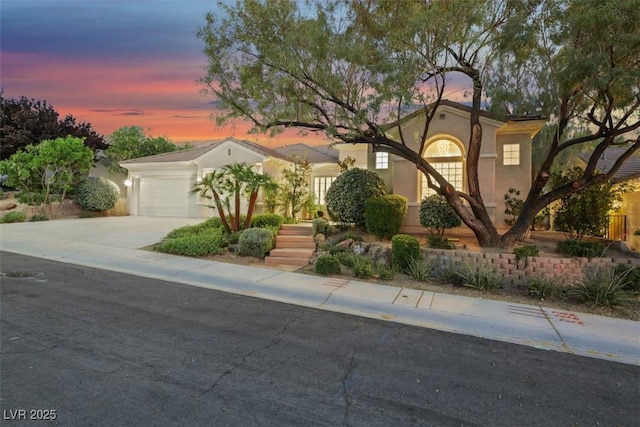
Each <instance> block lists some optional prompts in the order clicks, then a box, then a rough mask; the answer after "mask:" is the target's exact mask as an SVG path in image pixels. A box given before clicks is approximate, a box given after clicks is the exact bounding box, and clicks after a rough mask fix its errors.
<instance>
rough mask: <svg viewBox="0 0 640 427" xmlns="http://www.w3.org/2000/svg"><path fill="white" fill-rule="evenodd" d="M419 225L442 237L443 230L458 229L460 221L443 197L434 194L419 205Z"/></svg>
mask: <svg viewBox="0 0 640 427" xmlns="http://www.w3.org/2000/svg"><path fill="white" fill-rule="evenodd" d="M420 224H421V225H422V226H423V227H427V228H428V229H429V230H430V232H431V233H433V234H437V235H439V236H442V235H443V234H444V230H445V229H447V228H453V227H459V226H460V225H461V224H462V220H460V217H459V216H458V214H457V213H456V211H454V210H453V208H452V207H451V205H449V203H448V202H447V200H446V199H445V198H444V197H442V196H439V195H437V194H434V195H433V196H429V197H425V198H424V199H423V200H422V202H421V203H420Z"/></svg>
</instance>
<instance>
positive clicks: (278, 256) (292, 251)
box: [264, 224, 316, 267]
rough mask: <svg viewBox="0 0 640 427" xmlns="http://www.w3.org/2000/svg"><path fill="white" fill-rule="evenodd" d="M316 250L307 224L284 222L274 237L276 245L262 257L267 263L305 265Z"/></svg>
mask: <svg viewBox="0 0 640 427" xmlns="http://www.w3.org/2000/svg"><path fill="white" fill-rule="evenodd" d="M315 250H316V243H315V241H314V240H313V237H312V236H311V226H310V225H309V224H302V225H299V224H284V225H283V226H282V228H281V229H280V231H279V232H278V236H277V237H276V247H275V248H274V249H271V252H270V253H269V255H268V256H267V257H265V259H264V263H265V264H269V265H293V266H301V267H302V266H305V265H308V264H309V260H310V259H311V256H312V255H313V253H314V252H315Z"/></svg>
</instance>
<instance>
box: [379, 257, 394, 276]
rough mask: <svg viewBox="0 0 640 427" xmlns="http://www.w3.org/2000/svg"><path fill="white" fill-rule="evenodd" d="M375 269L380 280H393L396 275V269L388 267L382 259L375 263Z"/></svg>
mask: <svg viewBox="0 0 640 427" xmlns="http://www.w3.org/2000/svg"><path fill="white" fill-rule="evenodd" d="M376 271H377V272H378V279H380V280H393V278H394V277H395V275H396V271H395V270H394V269H393V268H391V267H389V266H388V265H387V263H385V262H384V261H379V262H378V263H377V264H376Z"/></svg>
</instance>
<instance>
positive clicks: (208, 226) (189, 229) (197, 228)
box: [167, 218, 222, 239]
mask: <svg viewBox="0 0 640 427" xmlns="http://www.w3.org/2000/svg"><path fill="white" fill-rule="evenodd" d="M216 219H217V220H218V221H211V219H208V220H206V221H204V222H201V223H200V224H196V225H185V226H183V227H178V228H176V229H174V230H172V231H170V232H169V234H167V238H169V239H175V238H178V237H185V236H191V235H198V234H200V233H206V232H209V231H211V230H216V229H219V228H221V227H222V223H221V222H219V221H220V219H219V218H216ZM218 224H219V225H218Z"/></svg>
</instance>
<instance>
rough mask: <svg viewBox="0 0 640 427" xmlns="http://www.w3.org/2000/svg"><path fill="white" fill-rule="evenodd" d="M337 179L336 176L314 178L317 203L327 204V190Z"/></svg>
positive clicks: (314, 193)
mask: <svg viewBox="0 0 640 427" xmlns="http://www.w3.org/2000/svg"><path fill="white" fill-rule="evenodd" d="M335 180H336V177H335V176H317V177H315V178H313V195H314V196H315V203H316V205H324V204H325V200H324V198H325V196H326V195H327V190H328V189H329V187H331V184H332V183H333V181H335Z"/></svg>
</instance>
